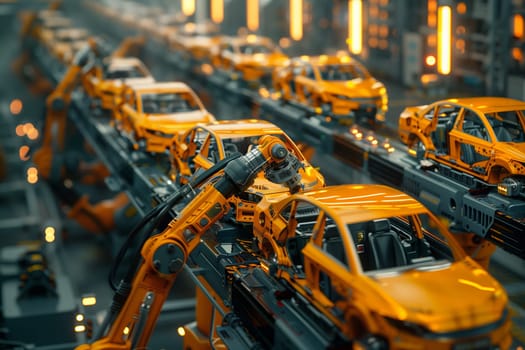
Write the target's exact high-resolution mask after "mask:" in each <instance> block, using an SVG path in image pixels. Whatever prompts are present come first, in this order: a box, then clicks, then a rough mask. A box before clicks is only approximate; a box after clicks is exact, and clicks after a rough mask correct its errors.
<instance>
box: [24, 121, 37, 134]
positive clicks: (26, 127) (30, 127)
mask: <svg viewBox="0 0 525 350" xmlns="http://www.w3.org/2000/svg"><path fill="white" fill-rule="evenodd" d="M34 128H35V127H34V126H33V124H31V123H25V124H24V126H23V129H22V130H24V135H27V134H28V133H29V132H30V131H31V130H33V129H34Z"/></svg>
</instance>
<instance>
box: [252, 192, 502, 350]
mask: <svg viewBox="0 0 525 350" xmlns="http://www.w3.org/2000/svg"><path fill="white" fill-rule="evenodd" d="M254 216H255V217H256V218H258V220H256V221H255V222H254V227H253V231H254V236H255V238H256V239H257V242H258V246H259V249H260V251H261V254H262V255H263V256H266V258H267V261H268V266H269V269H268V270H269V271H273V272H271V273H272V274H274V275H275V276H276V277H277V278H282V279H285V280H286V281H287V282H288V283H289V284H290V285H291V286H292V287H293V288H294V289H295V290H296V291H297V292H299V293H300V294H302V295H303V296H304V297H305V298H306V299H307V300H309V301H310V302H311V303H312V304H313V305H314V306H315V307H316V309H317V310H319V311H320V312H321V313H322V314H323V315H324V317H326V318H328V319H330V320H331V321H332V322H333V323H334V324H335V325H336V326H337V327H338V328H339V329H340V330H341V331H342V332H343V333H344V334H345V335H346V336H347V337H348V338H349V339H350V340H353V339H356V340H359V339H363V338H366V337H374V338H375V339H376V340H377V341H379V342H380V344H382V345H383V346H384V347H377V348H389V349H456V348H457V349H462V348H465V349H473V348H476V349H478V348H479V349H482V348H483V349H488V348H499V349H507V348H509V346H510V344H511V342H512V338H511V334H510V325H511V321H510V318H509V312H508V308H507V303H508V298H507V294H506V292H505V290H504V289H503V288H502V286H501V285H500V284H499V283H498V281H496V279H494V278H493V277H492V276H490V275H489V274H488V273H487V271H486V270H484V269H483V268H482V267H481V266H479V265H478V264H477V263H476V262H474V261H473V260H472V259H471V258H470V257H468V256H466V255H465V253H464V251H463V250H462V249H461V247H459V246H458V244H457V243H456V241H455V239H454V237H453V236H452V235H451V233H450V232H449V231H448V230H447V229H446V228H445V227H444V226H443V224H442V223H441V222H440V221H439V220H438V219H437V218H436V217H435V216H434V215H433V214H432V213H430V212H429V211H428V209H426V208H425V207H424V206H423V205H422V204H420V203H419V202H417V201H416V200H415V199H413V198H412V197H410V196H408V195H406V194H404V193H402V192H400V191H398V190H396V189H393V188H390V187H387V186H383V185H339V186H328V187H325V188H323V189H320V190H315V191H309V192H304V193H300V194H294V195H292V196H289V197H288V198H285V199H281V200H280V201H272V200H271V199H266V198H263V199H262V201H261V202H260V203H259V204H258V205H257V208H256V210H255V214H254ZM272 266H273V268H272Z"/></svg>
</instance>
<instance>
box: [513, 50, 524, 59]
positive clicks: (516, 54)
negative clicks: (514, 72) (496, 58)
mask: <svg viewBox="0 0 525 350" xmlns="http://www.w3.org/2000/svg"><path fill="white" fill-rule="evenodd" d="M512 58H513V59H515V60H516V61H520V62H521V61H523V51H521V49H520V48H519V47H513V48H512Z"/></svg>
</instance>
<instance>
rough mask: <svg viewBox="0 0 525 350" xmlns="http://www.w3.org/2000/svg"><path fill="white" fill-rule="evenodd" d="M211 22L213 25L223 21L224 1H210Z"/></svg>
mask: <svg viewBox="0 0 525 350" xmlns="http://www.w3.org/2000/svg"><path fill="white" fill-rule="evenodd" d="M211 20H212V21H213V22H214V23H222V21H223V20H224V0H211Z"/></svg>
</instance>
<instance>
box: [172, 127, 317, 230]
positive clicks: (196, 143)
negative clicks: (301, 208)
mask: <svg viewBox="0 0 525 350" xmlns="http://www.w3.org/2000/svg"><path fill="white" fill-rule="evenodd" d="M264 135H273V136H276V137H278V138H280V139H281V140H283V142H284V144H285V146H286V148H287V149H288V150H289V151H290V152H291V153H292V154H293V155H294V156H295V157H296V158H297V159H298V160H299V162H300V163H301V165H302V168H300V169H299V174H300V175H301V185H302V188H303V190H310V189H316V188H321V187H324V186H325V181H324V177H323V175H321V173H320V172H319V171H318V170H317V169H315V168H314V167H312V165H311V164H309V163H308V161H307V160H306V159H305V158H304V156H303V154H302V153H301V151H300V150H299V148H298V147H297V145H296V144H295V143H294V142H293V141H292V140H291V139H290V138H289V137H288V135H286V133H285V132H284V131H283V130H282V129H280V128H279V127H277V126H276V125H274V124H272V123H270V122H267V121H264V120H259V119H246V120H235V121H234V120H223V121H217V122H214V123H209V124H202V125H197V126H195V127H193V128H191V129H189V130H188V131H186V132H185V133H184V134H181V135H179V136H178V137H175V138H174V140H173V144H172V146H171V150H170V157H171V160H172V170H171V176H172V178H173V179H174V180H175V181H176V182H178V183H179V184H183V183H186V182H187V181H188V179H190V178H191V177H192V176H194V175H196V174H198V173H200V172H201V171H204V170H207V169H209V168H211V167H212V166H213V165H214V164H216V163H217V162H219V161H220V160H222V159H225V158H227V157H228V156H230V155H231V154H233V153H236V152H240V153H241V154H246V153H247V152H248V151H249V150H250V149H251V147H253V145H254V144H255V143H256V142H257V140H258V139H259V138H260V137H262V136H264ZM288 194H289V190H288V188H287V187H285V186H283V185H279V184H275V183H273V182H271V181H269V180H267V179H266V178H265V177H264V175H263V174H259V176H258V177H257V178H256V180H255V182H254V184H253V185H252V186H251V187H250V188H249V189H248V190H247V191H246V195H244V196H242V198H240V197H238V198H235V199H234V200H233V202H234V204H235V205H234V207H235V208H236V209H235V210H236V214H235V217H236V220H237V221H238V222H252V221H253V210H254V206H255V202H256V201H258V200H259V199H260V197H261V196H267V197H268V196H270V197H272V198H273V197H282V196H283V195H284V196H287V195H288Z"/></svg>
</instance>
